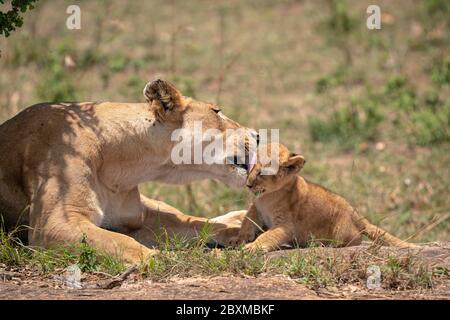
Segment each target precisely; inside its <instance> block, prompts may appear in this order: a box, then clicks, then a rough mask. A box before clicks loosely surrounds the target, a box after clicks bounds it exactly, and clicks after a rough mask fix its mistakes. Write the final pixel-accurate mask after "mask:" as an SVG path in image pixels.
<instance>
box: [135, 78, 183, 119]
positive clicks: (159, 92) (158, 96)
mask: <svg viewBox="0 0 450 320" xmlns="http://www.w3.org/2000/svg"><path fill="white" fill-rule="evenodd" d="M144 96H145V98H146V99H147V101H148V102H149V103H150V104H151V103H154V102H156V103H158V104H159V105H160V106H161V107H162V108H163V109H164V110H165V111H168V110H173V109H175V108H177V107H180V106H181V92H180V91H179V90H178V89H177V88H175V86H174V85H173V84H171V83H169V82H167V81H164V80H161V79H157V80H153V81H151V82H149V83H147V85H146V86H145V88H144Z"/></svg>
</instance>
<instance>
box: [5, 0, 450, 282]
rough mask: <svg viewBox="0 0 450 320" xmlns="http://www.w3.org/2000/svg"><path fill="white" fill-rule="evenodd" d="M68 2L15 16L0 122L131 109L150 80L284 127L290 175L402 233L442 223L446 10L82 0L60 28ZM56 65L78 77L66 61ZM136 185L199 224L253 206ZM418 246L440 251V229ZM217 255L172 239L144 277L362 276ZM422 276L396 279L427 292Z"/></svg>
mask: <svg viewBox="0 0 450 320" xmlns="http://www.w3.org/2000/svg"><path fill="white" fill-rule="evenodd" d="M69 4H72V3H71V2H70V1H69V0H64V1H59V2H54V3H50V2H48V1H42V2H41V5H40V6H38V8H36V9H35V10H33V11H32V12H30V13H29V14H27V15H26V16H25V23H24V26H23V27H22V28H21V29H20V31H17V32H15V33H13V34H12V35H11V37H9V38H8V39H3V38H1V39H0V47H1V49H2V57H1V58H0V70H1V72H0V87H1V89H2V93H1V95H0V119H1V120H2V121H3V120H6V119H8V118H10V117H11V116H13V115H14V114H16V113H17V112H18V111H20V110H21V109H23V108H24V107H26V106H28V105H31V104H34V103H38V102H42V101H44V100H46V101H53V100H54V101H56V100H76V99H79V100H84V101H130V102H135V101H140V102H143V101H144V98H143V97H142V93H141V91H142V87H143V86H144V85H145V82H146V81H148V80H149V79H152V78H153V77H155V76H159V77H163V78H166V79H169V80H171V81H173V82H174V83H176V84H177V85H178V86H179V88H180V89H181V90H182V91H183V93H184V94H185V95H188V96H194V97H196V98H198V99H202V100H206V101H211V102H217V99H218V98H220V104H221V107H222V109H223V111H224V113H225V114H226V115H228V116H229V117H231V118H233V119H235V120H237V121H240V122H241V123H243V124H244V125H246V126H248V127H253V128H280V129H281V130H280V132H281V142H282V143H284V144H286V145H288V146H289V147H290V148H291V149H292V150H293V151H297V152H302V153H303V155H304V156H305V158H306V159H307V164H306V166H305V168H304V169H303V171H302V174H304V175H305V176H306V177H307V178H308V179H310V180H311V181H314V182H317V183H320V184H323V185H324V186H325V187H328V188H330V189H331V190H334V191H336V192H338V193H339V194H341V195H343V196H344V197H346V198H347V199H349V201H351V203H352V204H353V205H354V206H355V207H356V208H357V209H358V211H359V212H361V214H363V215H364V216H366V217H367V218H369V219H370V220H371V221H373V222H374V223H379V224H380V225H381V226H382V227H383V228H385V229H387V230H388V231H390V232H392V233H394V234H395V235H397V236H399V237H401V238H407V237H409V236H410V235H413V234H415V233H416V232H418V231H420V230H422V229H425V228H426V227H427V226H429V225H430V224H432V222H433V221H436V220H437V219H440V218H442V217H445V215H446V214H448V212H449V210H450V198H449V197H448V194H449V193H450V186H449V184H448V181H447V179H445V178H446V177H448V176H450V166H449V165H448V163H449V161H450V138H449V137H450V135H449V127H450V116H449V115H450V112H449V108H450V104H449V101H450V90H449V56H448V47H449V45H450V32H449V31H450V28H449V22H448V13H449V2H448V1H447V0H430V1H414V0H412V1H410V2H408V4H403V3H402V2H401V1H389V0H380V3H379V5H380V6H381V8H382V12H383V13H384V14H387V15H391V16H392V19H393V23H388V22H383V24H382V30H379V31H368V30H367V28H366V26H365V18H366V11H365V10H366V8H367V6H368V5H369V4H372V3H371V2H370V1H351V0H347V1H295V0H286V1H260V2H259V1H258V2H255V1H240V2H239V3H231V2H230V3H228V2H227V3H222V2H221V3H212V4H211V5H208V6H205V5H204V3H203V2H202V1H197V0H194V1H189V2H186V1H180V0H176V1H173V2H167V1H163V0H155V1H151V2H149V1H141V2H138V1H129V2H126V3H122V2H118V1H111V0H105V1H103V2H101V3H100V2H96V1H83V18H82V19H83V22H82V23H83V25H82V30H81V31H79V32H78V31H73V32H72V31H68V30H66V29H65V28H64V25H65V19H66V16H65V15H64V14H60V13H61V12H65V9H66V8H67V6H68V5H69ZM155 8H158V10H155ZM173 12H176V14H177V16H176V19H173V17H172V14H173ZM110 17H121V18H120V20H115V19H111V18H110ZM43 22H44V23H43ZM30 39H32V40H30ZM174 39H176V41H173V40H174ZM65 55H70V57H72V58H73V60H74V61H75V66H74V67H72V68H67V67H66V66H64V56H65ZM219 83H221V88H222V89H221V93H220V97H219V92H218V91H219ZM380 143H381V144H380ZM380 145H381V146H382V147H381V148H378V147H377V146H380ZM140 190H141V191H142V192H143V193H144V194H145V195H147V196H149V197H152V198H155V199H158V200H162V201H166V202H168V203H169V204H171V205H173V206H175V207H176V208H178V209H180V210H181V211H183V212H186V213H189V214H194V215H199V216H208V217H212V216H217V215H219V214H223V213H225V212H228V211H231V210H237V209H243V208H246V207H247V206H248V204H249V202H250V201H251V200H252V197H251V195H250V194H249V193H248V192H247V191H246V190H232V189H230V188H228V187H227V186H225V185H224V184H222V183H219V182H216V181H202V182H196V183H193V184H191V185H190V186H189V187H186V186H168V185H163V184H157V183H146V184H143V185H141V186H140ZM414 240H415V241H417V242H426V241H447V242H448V241H450V223H449V220H448V219H447V220H443V221H442V222H441V223H440V224H438V225H436V226H433V227H432V228H430V229H427V231H426V232H423V233H420V234H419V235H418V236H417V238H415V239H414ZM80 246H82V245H80ZM173 246H175V248H174V247H173ZM79 249H80V248H79ZM1 250H2V253H1V254H2V258H1V259H2V261H6V262H7V263H8V264H16V265H24V264H29V263H31V264H33V265H36V266H40V267H38V268H41V269H42V270H52V269H55V268H58V267H60V266H65V265H66V264H69V263H74V262H77V261H78V260H79V259H80V255H81V256H83V257H84V258H83V260H82V261H83V265H85V267H86V270H90V269H95V268H100V269H98V270H102V269H104V270H110V272H111V273H117V272H118V271H117V270H119V269H121V264H120V263H119V262H117V260H115V259H114V257H112V258H100V257H101V256H102V255H101V254H100V253H95V254H94V253H89V252H84V253H83V254H81V253H80V252H79V251H76V252H78V253H76V254H72V253H64V252H62V253H61V252H56V251H42V250H38V249H34V248H25V247H23V246H21V245H18V244H14V243H11V245H10V244H8V245H5V246H3V245H2V248H1ZM88 251H89V250H88ZM223 252H224V253H223V255H224V257H220V256H216V255H215V254H214V253H212V252H211V251H209V250H207V249H205V248H204V247H203V246H195V244H192V243H188V244H186V243H184V242H183V241H181V239H179V241H178V244H177V245H174V244H173V243H172V244H170V243H168V244H167V250H166V249H164V250H163V252H162V254H161V259H162V260H160V259H156V260H155V262H154V263H155V265H154V266H153V267H151V268H153V269H154V271H153V272H152V273H149V276H152V277H155V278H156V279H158V278H159V279H164V277H169V276H170V275H171V271H170V270H172V274H175V273H176V272H179V273H180V274H189V273H191V274H214V273H215V272H217V273H221V272H235V273H237V274H240V273H241V272H242V273H246V272H248V274H250V275H254V274H261V273H264V272H269V271H270V270H272V269H271V268H269V267H273V268H274V270H276V271H273V272H275V273H282V274H287V275H289V274H291V275H292V276H293V277H295V278H296V279H299V281H305V282H309V283H311V285H312V286H317V287H320V286H323V285H330V284H331V285H332V284H334V283H336V282H337V283H344V282H345V281H347V282H348V281H353V280H348V279H359V280H358V281H362V280H361V279H363V276H362V273H363V271H361V270H363V268H362V267H361V268H359V267H355V269H352V267H351V265H350V266H347V267H348V269H345V268H344V270H341V269H339V268H337V267H336V268H334V269H333V268H331V267H330V263H329V262H327V261H326V260H323V261H324V262H323V264H322V262H321V263H319V264H314V263H313V260H311V259H312V258H311V259H310V258H309V257H308V256H303V255H302V256H299V257H296V256H293V257H290V258H289V259H287V260H284V258H283V259H281V258H280V259H281V260H280V261H278V262H277V263H279V264H280V267H279V268H278V267H276V266H277V264H275V265H272V264H271V263H272V262H271V263H268V262H267V261H266V260H265V258H264V257H263V256H258V255H256V256H245V257H242V256H241V255H243V254H244V253H241V252H239V250H237V251H233V250H225V251H223ZM94 257H95V259H94ZM177 259H178V261H177ZM239 260H242V261H241V262H240V261H239ZM244 260H245V261H244ZM319 260H320V259H319ZM46 261H47V262H46ZM49 261H52V262H51V263H50V262H49ZM320 261H322V260H320ZM6 262H5V263H6ZM261 263H262V264H263V266H264V267H262V268H261ZM274 263H275V262H274ZM354 263H355V264H356V265H359V264H358V263H359V262H358V261H356V262H354ZM99 265H100V266H99ZM149 268H150V267H149ZM151 268H150V269H151ZM385 268H386V272H387V274H390V273H391V272H394V271H395V270H396V269H395V268H394V269H392V268H390V267H388V266H387V263H386V267H385ZM402 268H403V267H400V269H401V270H403V269H402ZM153 269H152V270H153ZM391 269H392V270H393V271H392V270H391ZM114 270H116V271H114ZM211 270H215V271H214V272H212V271H211ZM233 270H234V271H233ZM236 270H238V271H236ZM402 272H403V271H399V273H396V274H395V277H393V279H396V278H398V277H401V275H402ZM408 272H409V271H408ZM408 272H407V273H408ZM429 272H430V271H429V270H428V271H422V273H420V272H418V273H411V272H409V273H408V274H410V275H411V274H417V277H418V278H420V279H422V280H420V281H422V282H423V283H427V281H428V280H427V274H429ZM442 272H445V271H442ZM413 278H414V277H413ZM346 279H347V280H346ZM414 281H415V280H414ZM417 281H419V280H417ZM394 282H395V281H394ZM394 287H395V285H394Z"/></svg>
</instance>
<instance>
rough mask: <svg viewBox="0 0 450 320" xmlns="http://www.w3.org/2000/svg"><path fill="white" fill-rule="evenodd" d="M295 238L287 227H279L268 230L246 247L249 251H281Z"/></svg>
mask: <svg viewBox="0 0 450 320" xmlns="http://www.w3.org/2000/svg"><path fill="white" fill-rule="evenodd" d="M292 238H293V235H292V233H291V232H290V231H289V229H288V228H287V227H283V226H278V227H274V228H272V229H269V230H267V231H266V232H264V233H263V234H261V235H260V236H259V237H258V238H256V240H255V241H253V242H252V243H249V244H247V245H246V246H245V248H246V249H248V250H255V249H257V248H261V249H263V250H264V251H273V250H276V249H279V248H280V247H281V246H282V245H283V244H286V243H288V242H290V241H291V240H292Z"/></svg>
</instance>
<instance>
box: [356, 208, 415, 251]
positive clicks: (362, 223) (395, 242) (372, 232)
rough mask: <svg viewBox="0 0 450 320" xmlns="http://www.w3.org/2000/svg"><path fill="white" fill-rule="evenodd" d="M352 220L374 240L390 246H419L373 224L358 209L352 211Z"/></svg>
mask: <svg viewBox="0 0 450 320" xmlns="http://www.w3.org/2000/svg"><path fill="white" fill-rule="evenodd" d="M352 220H353V222H354V223H355V225H356V227H357V228H358V229H359V230H360V231H361V232H362V233H363V234H364V235H366V236H367V237H369V238H370V240H372V241H380V240H381V241H382V242H384V243H386V244H388V245H390V246H393V247H400V248H416V247H417V246H416V245H415V244H413V243H409V242H406V241H403V240H401V239H399V238H397V237H395V236H393V235H392V234H390V233H389V232H387V231H385V230H383V229H381V228H379V227H377V226H376V225H373V224H371V223H370V222H369V220H367V219H366V218H364V217H363V216H361V215H359V214H358V213H357V212H356V211H354V210H353V211H352Z"/></svg>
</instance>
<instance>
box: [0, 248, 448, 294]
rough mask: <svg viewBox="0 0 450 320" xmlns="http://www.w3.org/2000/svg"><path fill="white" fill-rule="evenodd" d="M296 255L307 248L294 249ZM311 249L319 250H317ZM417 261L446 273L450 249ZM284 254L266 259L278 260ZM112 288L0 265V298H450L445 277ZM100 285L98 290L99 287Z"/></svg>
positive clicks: (225, 279)
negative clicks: (415, 282) (376, 282)
mask: <svg viewBox="0 0 450 320" xmlns="http://www.w3.org/2000/svg"><path fill="white" fill-rule="evenodd" d="M297 250H300V251H304V250H310V249H297ZM315 250H318V249H317V248H316V249H315ZM319 250H325V251H326V252H327V253H329V254H330V255H333V254H336V253H337V252H339V254H344V255H346V254H348V255H351V254H355V253H357V252H359V251H367V246H366V245H364V246H358V247H350V248H340V249H334V248H320V249H319ZM381 250H386V251H388V252H389V253H391V254H395V255H396V256H397V257H401V256H402V255H406V254H410V252H408V250H404V249H395V248H382V249H381ZM414 251H415V252H414V253H415V254H416V255H417V257H419V258H420V259H422V260H423V261H424V262H426V263H427V264H428V265H430V266H434V267H437V266H438V267H441V268H447V269H449V268H450V244H440V245H425V246H422V247H421V248H420V249H417V250H414ZM291 252H292V251H291ZM283 254H286V251H277V252H273V253H271V254H269V257H270V256H272V257H273V256H279V255H283ZM122 280H123V281H120V283H118V284H117V283H115V285H111V286H109V287H113V288H112V289H99V288H97V287H99V286H103V287H104V288H106V287H108V286H105V285H104V284H105V283H107V284H108V283H109V284H110V283H112V282H111V279H108V278H107V277H106V276H105V275H102V274H96V275H91V274H89V275H84V276H83V278H82V283H83V289H68V288H67V287H66V286H65V284H64V283H63V281H62V280H61V277H60V276H57V275H46V276H42V275H36V274H34V273H33V272H31V271H30V270H28V269H14V268H6V266H1V265H0V299H88V300H101V299H214V300H220V299H250V300H251V299H256V300H260V299H450V279H449V278H446V279H445V278H444V279H443V280H442V281H439V282H438V283H435V284H434V287H433V288H431V289H419V290H403V291H392V290H384V289H372V290H369V289H367V288H366V287H365V286H362V285H361V286H356V285H347V286H341V287H339V288H337V287H327V288H323V289H318V290H312V289H310V288H308V287H307V286H305V285H303V284H300V283H298V282H297V281H295V280H293V279H290V278H289V277H287V276H269V275H261V276H258V277H239V276H231V275H230V276H226V275H224V276H215V277H193V278H184V279H183V278H176V277H174V278H171V279H170V280H167V281H164V282H154V281H151V280H145V279H142V278H141V277H140V276H139V275H138V274H137V273H132V274H130V275H129V276H128V275H127V277H126V278H124V279H122ZM100 284H102V285H100Z"/></svg>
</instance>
